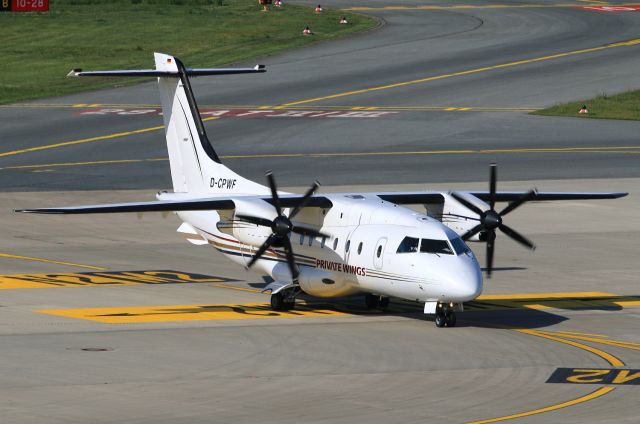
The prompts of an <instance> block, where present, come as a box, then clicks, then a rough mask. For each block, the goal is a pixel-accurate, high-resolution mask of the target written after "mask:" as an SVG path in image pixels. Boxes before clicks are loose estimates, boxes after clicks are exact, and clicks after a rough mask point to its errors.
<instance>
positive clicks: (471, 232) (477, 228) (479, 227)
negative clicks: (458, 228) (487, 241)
mask: <svg viewBox="0 0 640 424" xmlns="http://www.w3.org/2000/svg"><path fill="white" fill-rule="evenodd" d="M483 228H484V225H483V224H478V225H476V226H475V227H473V228H472V229H470V230H469V231H467V232H466V233H464V234H463V235H461V236H460V238H461V239H462V240H465V241H467V240H468V239H470V238H471V237H473V236H475V235H476V234H478V233H479V232H480V231H481V230H482V229H483Z"/></svg>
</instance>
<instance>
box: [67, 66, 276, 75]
mask: <svg viewBox="0 0 640 424" xmlns="http://www.w3.org/2000/svg"><path fill="white" fill-rule="evenodd" d="M185 71H186V73H187V75H188V76H192V77H201V76H206V75H231V74H256V73H261V72H267V69H266V68H265V66H264V65H256V66H254V67H253V68H187V69H186V70H185ZM67 76H68V77H176V78H177V77H179V76H180V74H179V72H170V71H159V70H156V69H128V70H127V69H123V70H116V71H87V72H85V71H83V70H82V69H73V70H72V71H71V72H69V73H68V74H67Z"/></svg>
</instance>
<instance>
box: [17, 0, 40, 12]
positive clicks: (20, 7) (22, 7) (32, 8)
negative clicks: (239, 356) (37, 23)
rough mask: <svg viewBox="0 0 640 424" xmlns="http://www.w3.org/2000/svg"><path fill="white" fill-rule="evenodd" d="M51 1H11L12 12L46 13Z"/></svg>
mask: <svg viewBox="0 0 640 424" xmlns="http://www.w3.org/2000/svg"><path fill="white" fill-rule="evenodd" d="M47 10H49V0H11V11H12V12H46V11H47Z"/></svg>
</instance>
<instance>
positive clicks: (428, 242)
mask: <svg viewBox="0 0 640 424" xmlns="http://www.w3.org/2000/svg"><path fill="white" fill-rule="evenodd" d="M420 252H422V253H436V254H438V255H453V249H451V246H449V243H447V241H446V240H432V239H422V241H421V242H420Z"/></svg>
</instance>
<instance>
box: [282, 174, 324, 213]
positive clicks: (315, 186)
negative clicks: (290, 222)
mask: <svg viewBox="0 0 640 424" xmlns="http://www.w3.org/2000/svg"><path fill="white" fill-rule="evenodd" d="M318 187H320V183H319V182H318V181H314V182H313V184H312V185H311V187H310V188H309V190H307V192H306V193H305V195H304V197H303V198H302V200H300V203H298V205H297V206H296V207H295V209H294V210H293V211H292V212H291V213H290V214H289V219H293V217H294V216H296V215H297V214H298V212H300V211H301V210H302V208H304V207H305V206H306V205H307V203H309V200H311V196H313V195H314V193H315V192H316V190H317V189H318Z"/></svg>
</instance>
